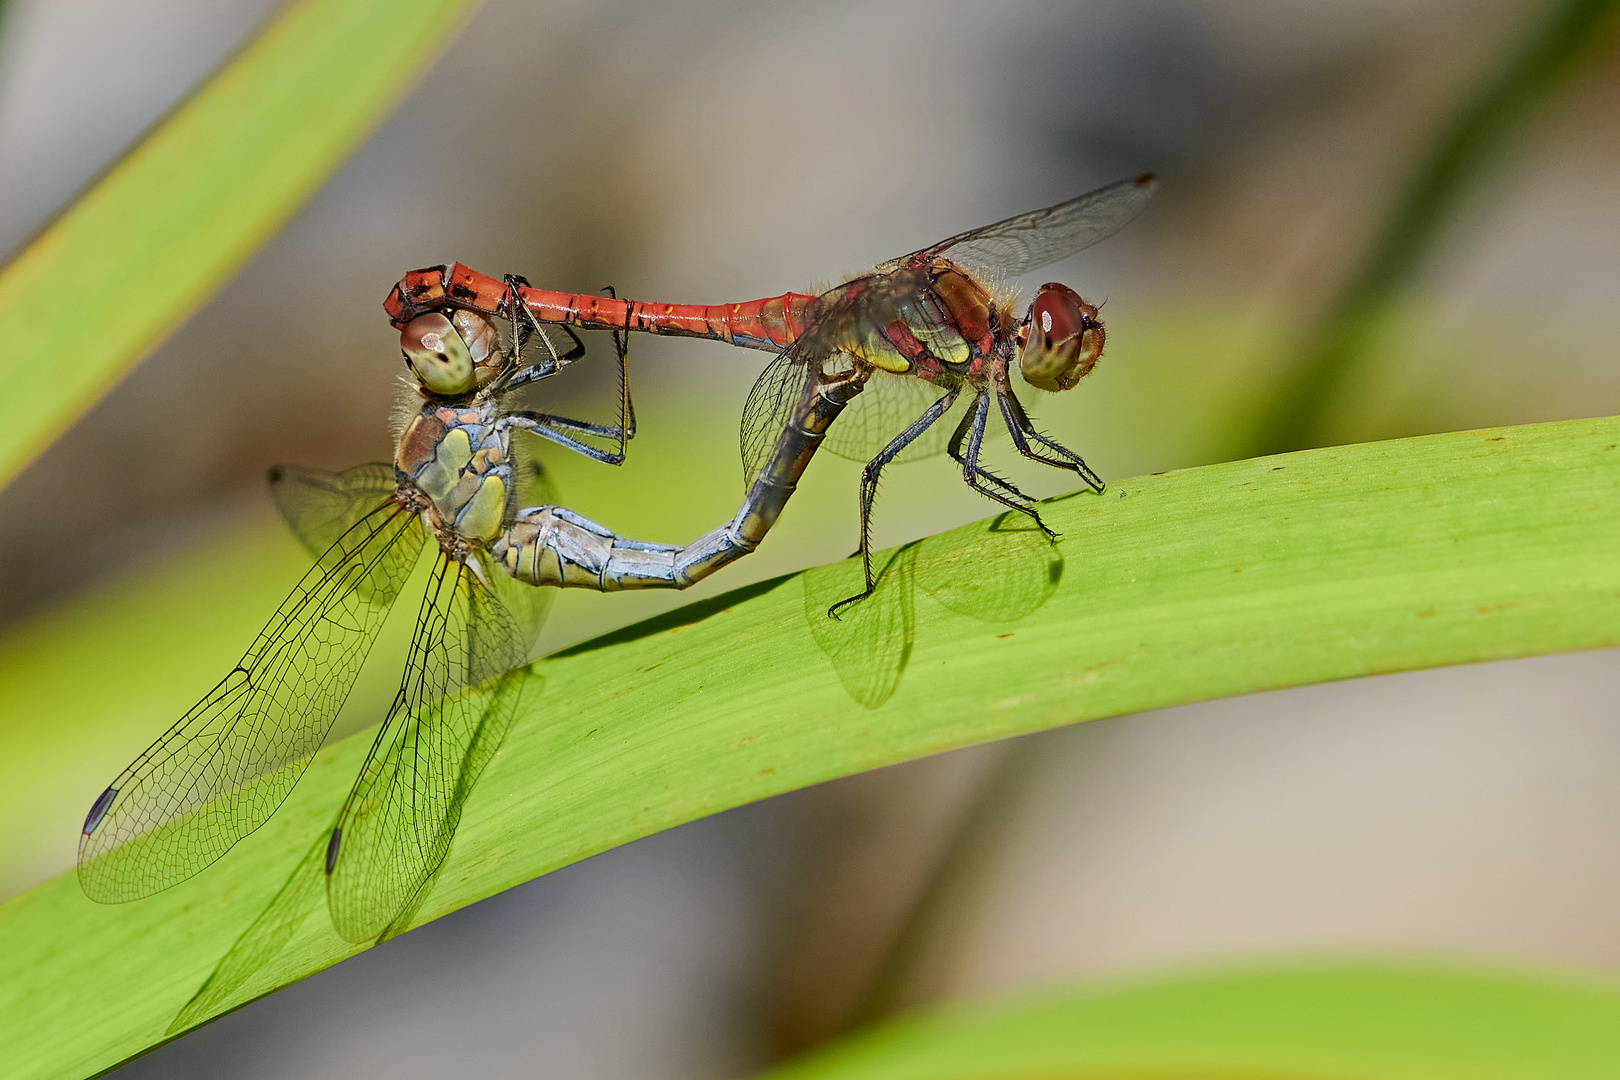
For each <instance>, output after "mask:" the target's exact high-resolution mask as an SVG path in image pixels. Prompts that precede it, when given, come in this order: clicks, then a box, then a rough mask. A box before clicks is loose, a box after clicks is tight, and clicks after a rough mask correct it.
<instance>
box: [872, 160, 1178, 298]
mask: <svg viewBox="0 0 1620 1080" xmlns="http://www.w3.org/2000/svg"><path fill="white" fill-rule="evenodd" d="M1156 186H1157V181H1155V180H1154V178H1153V175H1152V174H1151V173H1147V174H1144V175H1142V176H1138V177H1135V178H1133V179H1130V180H1121V181H1119V182H1117V183H1113V184H1109V185H1108V186H1107V187H1101V188H1098V189H1097V190H1096V191H1089V192H1087V193H1086V194H1084V195H1080V196H1077V197H1076V198H1073V199H1070V200H1069V201H1067V202H1060V203H1058V204H1057V205H1056V206H1048V207H1047V208H1046V209H1044V210H1031V211H1030V212H1029V213H1027V214H1019V215H1017V216H1016V217H1010V218H1007V219H1006V220H1005V221H998V222H996V223H995V224H993V225H985V226H982V227H980V228H977V229H973V230H970V231H968V232H965V233H959V234H957V235H956V236H953V237H950V238H949V239H947V240H941V241H940V242H939V243H937V244H932V245H930V246H928V247H925V248H923V249H922V250H920V251H915V252H912V255H944V256H946V257H947V258H949V259H950V260H951V261H952V262H955V263H958V264H960V265H962V266H965V267H967V268H968V269H969V270H973V271H975V272H979V273H984V274H987V275H989V276H991V277H996V276H1002V277H1017V276H1018V275H1020V274H1027V273H1028V272H1029V271H1031V270H1038V269H1040V268H1041V267H1043V266H1046V265H1047V264H1049V263H1055V262H1057V261H1058V260H1059V259H1064V258H1067V257H1068V256H1070V255H1073V254H1075V253H1076V252H1079V251H1083V250H1085V249H1086V248H1088V247H1090V246H1091V245H1092V244H1095V243H1097V242H1098V241H1099V240H1105V239H1107V238H1108V237H1110V236H1112V235H1114V233H1116V232H1118V231H1119V230H1120V229H1122V228H1124V227H1125V226H1126V225H1127V224H1129V223H1130V221H1131V219H1132V218H1134V217H1136V215H1137V214H1140V213H1141V212H1142V210H1143V209H1144V208H1145V207H1146V206H1147V204H1148V200H1149V199H1151V198H1153V189H1154V188H1155V187H1156ZM912 255H907V256H904V257H903V258H900V259H895V260H893V261H892V262H889V263H885V264H884V265H883V266H881V267H879V268H878V269H879V270H884V269H892V268H893V267H896V266H899V265H900V264H901V263H903V262H905V261H906V259H909V258H911V257H912Z"/></svg>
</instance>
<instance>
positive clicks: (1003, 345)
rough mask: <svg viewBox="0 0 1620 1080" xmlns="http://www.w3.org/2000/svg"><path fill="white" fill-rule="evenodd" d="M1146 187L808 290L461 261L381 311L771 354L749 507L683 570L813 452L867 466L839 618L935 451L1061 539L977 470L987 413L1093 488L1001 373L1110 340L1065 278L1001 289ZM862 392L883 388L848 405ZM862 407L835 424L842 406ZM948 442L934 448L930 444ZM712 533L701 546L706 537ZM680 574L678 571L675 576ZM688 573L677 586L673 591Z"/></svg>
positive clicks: (1106, 232) (414, 276) (1044, 373)
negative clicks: (715, 286)
mask: <svg viewBox="0 0 1620 1080" xmlns="http://www.w3.org/2000/svg"><path fill="white" fill-rule="evenodd" d="M1155 185H1156V181H1155V179H1154V177H1153V176H1152V174H1143V175H1141V176H1137V177H1133V178H1130V179H1126V180H1121V181H1119V182H1117V183H1113V184H1109V185H1107V186H1106V187H1102V188H1098V189H1097V190H1095V191H1091V192H1088V193H1087V194H1084V195H1080V196H1078V197H1076V198H1073V199H1069V200H1067V201H1066V202H1061V203H1058V204H1057V205H1055V206H1049V207H1046V208H1044V209H1041V210H1034V211H1030V212H1029V213H1024V214H1018V215H1016V216H1014V217H1009V218H1006V219H1005V220H1002V221H998V222H995V223H994V224H991V225H986V226H983V227H982V228H977V229H973V230H970V231H968V232H964V233H959V234H957V235H955V236H952V237H948V238H947V239H945V240H941V241H939V242H938V243H935V244H930V245H929V246H927V247H924V248H921V249H919V250H917V251H914V252H912V253H911V254H909V255H903V256H901V257H900V258H897V259H892V260H890V261H888V262H885V263H882V264H880V265H879V266H877V267H876V268H875V269H874V270H873V271H872V272H870V273H867V274H863V275H860V276H858V277H854V278H852V279H850V280H848V281H846V282H844V283H843V284H841V285H838V286H835V287H834V288H832V289H829V290H827V291H825V292H823V293H820V294H819V295H814V294H809V293H792V292H790V293H783V294H781V295H779V296H773V297H766V298H763V299H759V300H750V301H745V302H742V303H733V304H712V305H706V304H666V303H648V302H643V301H630V300H622V299H619V298H618V297H617V296H611V297H609V296H591V295H585V294H576V293H566V292H555V291H550V290H543V289H536V288H533V287H532V286H528V285H526V284H525V285H518V284H514V280H515V279H513V278H511V277H507V278H503V279H500V280H497V279H495V278H492V277H490V276H488V275H485V274H482V273H479V272H478V271H476V270H472V269H470V268H468V267H466V266H463V265H461V264H459V263H457V264H454V265H449V266H432V267H427V268H424V269H421V270H415V271H412V272H410V273H409V274H407V275H406V276H405V277H404V278H403V279H402V280H401V281H400V282H399V284H398V285H396V286H395V288H394V291H393V292H392V293H390V295H389V297H388V299H387V301H386V302H385V303H384V307H385V309H386V310H387V312H388V314H389V316H390V318H391V320H392V321H393V322H394V324H395V325H396V326H404V325H408V324H409V322H410V320H412V319H414V318H418V317H420V315H421V313H422V312H424V311H429V310H437V309H444V308H449V309H455V310H466V311H476V312H480V313H484V314H488V315H500V316H502V317H505V318H509V319H511V320H513V321H514V322H525V323H527V324H528V325H529V326H530V327H531V328H533V329H538V328H540V327H541V326H545V325H560V326H571V327H577V328H581V329H595V330H600V329H607V330H616V331H626V330H639V331H643V332H646V333H653V334H667V335H675V336H681V337H698V338H708V339H711V340H717V341H724V342H728V343H730V344H732V345H737V346H740V347H743V348H749V349H761V350H768V351H773V352H775V353H776V357H775V359H774V360H773V361H771V363H770V364H769V365H768V366H767V367H766V368H765V369H764V371H763V372H762V373H761V374H760V375H759V377H758V379H757V381H756V382H755V383H754V386H753V389H752V390H751V391H750V393H749V397H748V402H747V405H746V406H745V407H744V410H743V420H742V434H741V444H742V458H743V470H744V476H745V482H746V483H749V484H750V489H749V491H748V494H747V497H746V501H745V502H744V505H743V507H742V509H741V510H739V512H738V516H737V518H736V519H735V522H734V525H735V528H733V529H732V530H731V531H730V532H729V533H728V534H726V535H725V536H721V537H719V538H718V539H719V542H720V547H719V548H713V547H711V548H709V549H705V550H704V551H703V552H702V558H701V559H699V560H696V561H695V562H694V563H693V568H695V569H698V570H700V571H704V572H707V571H709V570H712V569H713V567H714V566H716V565H722V564H724V563H725V562H729V561H732V560H734V559H736V558H740V557H742V556H743V555H746V554H747V553H748V552H750V551H752V550H754V548H755V547H757V545H758V543H759V541H760V540H761V539H762V538H763V535H764V531H765V530H768V529H769V527H770V525H771V523H773V522H774V520H775V516H774V514H775V513H779V512H780V508H781V505H782V504H784V503H785V501H786V499H787V496H788V495H789V494H791V490H792V485H793V484H794V483H795V482H796V481H797V478H798V476H799V475H800V474H801V473H802V472H803V469H804V466H805V465H806V464H807V462H808V460H809V457H810V455H813V454H814V453H815V452H816V449H817V448H818V447H819V446H821V445H822V444H823V443H825V444H826V445H827V446H828V447H829V449H831V450H832V451H833V452H834V453H839V454H842V455H843V456H846V457H855V458H856V460H866V458H867V455H868V454H869V453H870V452H871V448H872V447H873V446H877V447H880V449H878V450H877V452H876V454H875V456H871V457H870V459H869V460H867V463H866V467H865V468H864V469H863V470H862V473H861V481H860V555H861V560H862V567H863V572H864V579H865V588H864V589H863V590H862V591H861V592H859V593H856V594H855V595H853V596H850V597H847V598H845V599H843V600H840V601H838V602H837V603H835V604H833V605H832V606H831V607H830V608H829V609H828V614H829V615H831V616H834V617H837V615H838V613H839V611H840V610H841V609H843V608H845V607H847V606H848V605H849V604H852V603H855V602H856V601H859V600H863V599H865V598H866V597H869V596H871V595H872V593H873V590H874V578H873V573H872V550H871V536H872V529H871V523H872V512H873V504H874V501H875V499H876V496H877V491H878V484H879V479H880V477H881V476H882V473H883V470H884V468H885V467H886V466H888V465H889V464H890V463H892V462H894V461H896V460H902V459H903V455H907V456H922V455H923V454H925V453H930V452H937V451H938V450H939V449H944V450H945V451H946V452H947V453H949V455H950V456H951V458H953V459H954V460H955V461H956V463H957V465H958V466H959V467H960V468H961V470H962V478H963V480H964V481H965V482H966V483H967V484H968V486H969V487H971V488H973V490H975V491H977V492H979V493H980V494H982V495H985V496H987V497H989V498H991V499H993V500H995V501H996V502H998V503H1001V504H1003V505H1005V506H1007V507H1009V508H1011V509H1012V510H1016V511H1018V512H1020V513H1022V514H1025V515H1028V517H1029V518H1031V519H1032V520H1033V521H1034V523H1035V525H1036V526H1037V527H1038V528H1039V529H1040V531H1041V532H1042V533H1043V534H1045V536H1046V537H1047V539H1048V540H1049V541H1054V542H1055V541H1056V539H1057V536H1056V534H1055V533H1053V532H1052V530H1050V529H1049V528H1048V527H1047V526H1046V523H1045V522H1044V521H1042V520H1041V516H1040V513H1039V511H1038V510H1037V509H1036V506H1035V502H1034V500H1032V499H1031V498H1030V497H1029V496H1027V495H1025V494H1024V493H1023V492H1022V491H1020V490H1019V489H1018V488H1017V487H1016V486H1015V485H1014V484H1013V483H1012V482H1011V481H1009V480H1007V479H1005V478H1003V477H1000V476H997V475H996V474H995V473H993V472H992V471H991V470H990V469H989V468H987V467H986V466H985V465H984V464H983V463H982V462H981V460H980V458H981V451H982V449H983V446H984V439H985V435H986V431H987V428H988V426H989V423H990V420H991V416H992V409H993V410H994V412H995V413H996V414H997V415H999V417H1000V419H1001V421H1002V422H1003V423H1004V424H1005V426H1006V429H1007V432H1008V434H1009V435H1010V436H1011V439H1012V443H1013V446H1014V447H1015V448H1016V449H1017V451H1018V453H1019V454H1021V455H1023V456H1024V457H1026V458H1029V459H1030V460H1033V461H1038V462H1040V463H1042V464H1045V465H1049V466H1052V467H1054V468H1059V469H1066V470H1070V471H1072V472H1074V473H1075V474H1076V475H1077V476H1078V477H1079V478H1080V479H1081V480H1082V481H1083V482H1084V483H1085V484H1086V485H1087V486H1088V487H1090V488H1091V489H1092V490H1093V491H1096V492H1101V491H1102V490H1103V487H1104V485H1103V481H1102V479H1101V478H1100V477H1098V476H1097V474H1096V473H1094V472H1093V471H1092V470H1091V469H1090V468H1089V467H1088V466H1087V465H1086V463H1085V461H1084V459H1082V458H1081V457H1080V455H1079V454H1077V453H1075V452H1074V451H1072V450H1070V449H1068V448H1067V447H1065V446H1063V445H1061V444H1060V443H1058V442H1057V441H1056V440H1054V439H1052V438H1050V437H1048V436H1047V435H1045V434H1043V433H1042V432H1041V431H1040V430H1038V429H1037V428H1036V426H1035V424H1034V422H1033V421H1032V420H1031V419H1030V416H1029V413H1028V412H1027V411H1026V409H1025V407H1024V405H1023V402H1022V401H1021V400H1020V399H1019V397H1018V394H1017V393H1016V392H1015V390H1014V387H1013V384H1012V381H1011V372H1012V371H1013V370H1014V369H1015V368H1016V370H1017V371H1018V372H1019V374H1020V375H1021V376H1022V378H1023V381H1024V382H1025V383H1026V384H1028V385H1029V386H1031V387H1034V388H1035V389H1037V390H1046V391H1063V390H1068V389H1071V388H1072V387H1074V386H1075V385H1076V384H1077V383H1078V382H1079V381H1080V380H1081V379H1082V378H1084V377H1085V376H1086V375H1087V374H1089V373H1090V372H1091V370H1092V369H1093V368H1094V367H1095V366H1096V364H1097V361H1098V360H1099V359H1100V358H1101V356H1102V351H1103V344H1104V340H1105V331H1104V328H1103V324H1102V320H1101V319H1100V317H1099V315H1098V309H1097V306H1096V305H1094V304H1091V303H1088V302H1087V301H1085V300H1084V299H1083V298H1082V297H1081V296H1080V294H1078V293H1077V292H1075V291H1074V290H1073V289H1071V288H1069V287H1068V286H1066V285H1063V284H1060V283H1057V282H1048V283H1046V284H1044V285H1042V286H1041V287H1040V289H1039V290H1037V292H1036V294H1035V297H1034V299H1033V301H1032V302H1031V303H1030V305H1029V307H1028V309H1027V310H1026V312H1025V314H1024V316H1023V317H1022V318H1021V319H1020V318H1019V317H1018V316H1017V313H1016V311H1017V307H1016V296H1015V295H1014V294H1012V293H1010V292H1009V291H1007V290H1006V289H1005V288H1004V287H1003V283H1004V282H1007V281H1010V280H1011V279H1013V278H1015V277H1018V276H1019V275H1022V274H1025V273H1028V272H1030V271H1032V270H1036V269H1039V268H1041V267H1043V266H1047V265H1049V264H1051V263H1054V262H1057V261H1058V260H1060V259H1063V258H1066V257H1067V256H1069V255H1073V254H1075V253H1077V252H1079V251H1081V250H1083V249H1085V248H1087V247H1089V246H1091V245H1092V244H1095V243H1097V242H1098V241H1100V240H1103V239H1105V238H1106V237H1108V236H1111V235H1113V234H1114V233H1115V232H1117V231H1118V230H1119V229H1121V228H1123V227H1124V226H1125V225H1126V224H1127V223H1129V222H1130V221H1131V220H1132V219H1133V218H1135V217H1136V216H1137V215H1138V214H1139V213H1141V211H1142V210H1143V209H1144V208H1145V207H1146V206H1147V203H1148V201H1149V199H1150V198H1151V197H1152V195H1153V191H1154V188H1155ZM868 389H877V390H879V392H878V393H875V394H873V395H871V396H870V397H865V398H862V397H859V396H858V395H861V394H863V392H865V391H867V390H868ZM958 400H962V401H965V402H966V403H967V407H966V410H965V412H964V413H963V415H962V418H961V420H960V421H959V422H958V423H957V424H956V425H955V427H954V430H951V433H950V435H949V437H948V438H946V439H942V438H940V437H939V436H940V434H941V433H942V431H943V430H944V429H943V428H941V427H936V425H938V423H939V421H940V420H941V419H942V418H943V417H945V416H946V415H947V413H949V412H950V411H951V409H952V408H953V406H955V405H956V403H957V402H958ZM856 402H859V403H866V404H864V405H863V407H860V408H856V409H852V410H851V412H850V415H849V416H848V417H846V419H845V420H843V421H841V422H840V424H839V427H838V428H837V429H836V430H833V429H832V423H833V420H834V419H835V418H837V417H838V416H839V415H840V414H842V413H843V412H844V410H845V408H846V407H847V406H850V405H851V403H856ZM941 444H943V446H941ZM711 539H713V537H711ZM682 569H683V568H682V567H680V566H677V572H678V573H679V572H681V571H682ZM695 580H697V578H696V577H690V578H687V579H683V580H680V581H677V582H675V583H674V584H675V585H676V586H677V587H682V586H684V585H685V584H691V583H692V582H693V581H695Z"/></svg>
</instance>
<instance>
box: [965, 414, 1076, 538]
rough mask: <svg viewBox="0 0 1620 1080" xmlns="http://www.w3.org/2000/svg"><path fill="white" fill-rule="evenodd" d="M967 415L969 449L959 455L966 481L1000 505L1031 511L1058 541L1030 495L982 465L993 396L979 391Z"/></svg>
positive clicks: (1026, 512)
mask: <svg viewBox="0 0 1620 1080" xmlns="http://www.w3.org/2000/svg"><path fill="white" fill-rule="evenodd" d="M968 416H969V417H970V419H971V420H972V426H971V428H970V429H969V432H968V441H967V449H966V451H965V453H964V454H963V456H962V457H960V458H958V459H957V460H958V461H960V462H961V463H962V479H963V480H964V481H966V482H967V486H968V487H970V488H972V489H973V490H974V491H977V492H978V493H979V494H980V495H983V496H985V497H986V498H990V499H994V500H995V501H996V502H998V503H1000V504H1001V505H1003V506H1006V507H1010V508H1012V509H1014V510H1017V511H1018V512H1019V513H1021V514H1028V515H1029V516H1030V518H1031V520H1033V521H1034V522H1035V526H1036V527H1037V528H1038V529H1040V530H1041V532H1043V533H1045V534H1046V538H1047V539H1048V540H1052V541H1056V540H1057V533H1055V532H1053V531H1052V530H1051V529H1049V528H1047V525H1046V522H1044V521H1042V520H1041V515H1040V514H1039V513H1038V512H1037V511H1036V509H1035V505H1034V503H1033V501H1032V500H1031V499H1030V498H1029V496H1027V495H1025V494H1024V493H1023V492H1021V491H1018V489H1017V488H1012V485H1011V484H1009V483H1007V481H1005V480H1001V479H1000V478H999V477H996V476H993V475H992V474H990V473H988V472H986V471H985V470H984V469H983V468H981V467H980V465H979V451H980V449H981V448H982V447H983V445H984V428H985V424H986V423H987V422H988V421H989V418H990V397H989V395H988V394H987V393H985V392H984V391H980V392H979V396H978V397H977V398H975V399H974V401H973V409H972V411H971V412H970V413H969V414H968ZM981 476H983V477H987V478H989V479H991V480H995V481H996V482H997V483H999V484H1000V485H1002V486H1004V487H1008V488H1012V490H1013V491H1015V492H1017V494H1018V496H1019V499H1021V500H1022V501H1014V500H1013V499H1010V498H1008V497H1007V496H1005V495H1003V494H1001V493H1000V492H997V491H994V490H992V489H991V488H989V487H987V486H985V485H984V484H981V483H978V478H979V477H981Z"/></svg>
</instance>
